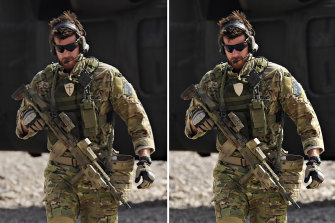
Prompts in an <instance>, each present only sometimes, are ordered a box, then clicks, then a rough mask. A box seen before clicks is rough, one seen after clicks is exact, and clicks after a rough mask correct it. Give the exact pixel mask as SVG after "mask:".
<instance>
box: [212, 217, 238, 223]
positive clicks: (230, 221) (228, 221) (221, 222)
mask: <svg viewBox="0 0 335 223" xmlns="http://www.w3.org/2000/svg"><path fill="white" fill-rule="evenodd" d="M216 222H217V223H244V221H243V220H242V219H240V218H237V217H224V218H220V219H216Z"/></svg>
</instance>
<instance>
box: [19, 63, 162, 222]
mask: <svg viewBox="0 0 335 223" xmlns="http://www.w3.org/2000/svg"><path fill="white" fill-rule="evenodd" d="M84 69H86V70H90V71H92V72H93V73H92V75H91V77H92V78H93V80H92V82H91V83H90V85H89V86H90V92H91V96H92V99H93V101H94V104H95V106H96V108H95V111H96V115H94V116H96V120H97V123H93V126H98V128H97V130H96V131H95V132H94V134H92V136H90V137H88V138H89V139H90V141H91V142H92V143H93V146H92V150H93V151H94V152H95V153H96V155H97V156H98V157H99V159H100V160H101V162H102V163H103V164H104V167H105V171H106V173H107V174H110V177H111V182H112V183H113V184H114V186H115V187H116V189H117V190H118V191H121V192H124V195H125V194H126V193H128V192H129V190H130V188H131V184H130V182H131V181H132V180H133V179H132V171H133V165H134V161H133V159H129V162H128V161H124V162H121V163H120V162H119V163H118V164H115V162H116V161H115V160H113V157H114V158H115V157H118V156H119V155H118V154H117V153H116V152H115V150H114V149H113V148H112V144H113V140H114V126H113V125H112V122H111V121H112V120H111V114H112V113H113V112H116V113H117V114H118V115H119V116H120V117H121V119H122V120H123V121H124V122H125V123H126V125H127V127H128V132H129V134H130V136H131V139H132V142H133V145H134V150H135V154H138V152H139V151H140V150H141V149H144V148H148V149H151V153H152V152H154V150H155V146H154V140H153V134H152V130H151V126H150V123H149V120H148V117H147V115H146V112H145V111H144V108H143V106H142V104H141V102H140V101H139V99H138V98H137V95H136V92H135V90H134V89H133V87H132V85H131V84H130V83H128V81H127V80H126V79H125V78H124V77H123V76H122V75H121V73H120V72H119V71H118V70H117V69H116V68H115V67H112V66H110V65H108V64H105V63H102V62H98V60H96V59H95V58H84V57H83V58H80V60H79V61H78V62H77V64H76V65H75V67H74V68H73V70H72V71H71V73H66V72H65V71H64V70H63V67H62V66H61V65H59V64H58V63H56V64H50V65H48V66H47V67H46V68H45V69H44V70H42V71H41V72H39V73H38V74H36V75H35V77H34V78H33V80H32V82H31V83H30V85H31V86H32V87H33V88H34V89H35V90H36V92H37V93H38V94H39V96H40V97H41V98H42V99H43V100H44V101H46V102H47V103H49V104H50V107H51V109H52V104H53V101H54V102H55V105H56V109H57V111H63V112H65V113H66V114H67V115H68V116H69V117H70V118H71V120H72V121H73V123H74V124H75V126H76V127H75V128H74V129H73V130H71V133H72V134H73V135H75V136H76V137H77V138H79V139H83V138H85V136H84V135H85V132H84V130H85V129H84V128H85V122H83V120H82V119H84V116H83V115H82V114H83V113H82V111H81V109H80V103H81V101H82V99H83V97H84V94H83V90H82V89H81V85H80V83H79V76H80V74H81V73H82V71H83V70H84ZM55 83H56V84H55ZM67 83H72V84H73V85H74V91H73V93H72V94H71V95H69V94H68V93H67V92H66V89H65V88H64V86H65V85H66V84H67ZM53 87H54V88H53ZM52 89H55V90H52ZM53 92H54V93H53ZM52 95H54V96H52ZM27 108H28V105H27V104H26V103H25V101H23V102H22V104H21V107H20V109H19V110H18V113H17V114H18V115H17V127H16V134H17V136H18V137H19V138H21V139H28V138H30V137H32V136H34V135H35V134H36V132H33V131H29V132H28V133H27V134H25V133H24V132H23V130H22V127H21V124H20V121H19V119H20V114H21V112H22V111H24V110H26V109H27ZM93 114H94V113H93ZM88 119H89V121H91V119H90V117H88ZM90 124H91V125H92V123H90ZM94 124H96V125H94ZM56 141H57V138H56V136H55V135H54V134H53V133H52V132H51V131H49V132H48V144H47V146H48V149H49V150H50V151H51V152H52V153H55V151H54V150H57V147H56V144H55V143H56ZM61 155H62V156H64V157H71V156H72V155H71V153H70V152H69V151H65V152H64V153H63V154H61ZM78 172H79V168H78V167H72V166H66V165H62V164H60V163H56V162H53V161H49V164H48V166H47V168H46V170H45V195H46V196H45V205H46V211H47V217H48V222H70V223H72V222H75V219H76V218H77V217H78V216H79V215H80V218H81V222H84V223H91V222H92V223H93V222H99V223H111V222H113V223H114V222H117V206H118V203H117V201H116V200H115V199H114V198H113V197H112V195H111V193H110V192H108V191H106V190H105V189H102V188H100V189H94V188H93V187H92V185H91V183H90V182H89V181H88V180H87V179H86V177H82V180H81V181H80V182H79V183H78V184H75V185H71V184H70V180H71V179H72V178H73V177H74V176H75V175H76V174H77V173H78ZM125 199H126V197H125Z"/></svg>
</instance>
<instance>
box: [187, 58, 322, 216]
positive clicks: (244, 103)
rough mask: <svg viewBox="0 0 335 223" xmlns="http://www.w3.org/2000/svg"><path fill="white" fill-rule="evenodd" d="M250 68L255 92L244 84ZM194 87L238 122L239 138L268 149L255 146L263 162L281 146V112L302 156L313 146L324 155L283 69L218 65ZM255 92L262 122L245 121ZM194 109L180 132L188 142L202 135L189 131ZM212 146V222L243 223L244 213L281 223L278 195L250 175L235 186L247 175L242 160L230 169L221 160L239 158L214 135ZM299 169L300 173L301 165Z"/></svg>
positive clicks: (316, 129) (311, 115)
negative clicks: (289, 122) (289, 123)
mask: <svg viewBox="0 0 335 223" xmlns="http://www.w3.org/2000/svg"><path fill="white" fill-rule="evenodd" d="M254 69H255V70H256V71H258V73H259V74H260V75H261V77H262V80H261V81H260V84H259V88H258V89H256V88H252V87H250V86H249V85H248V79H247V78H248V76H249V74H250V72H251V71H252V70H254ZM237 83H242V84H243V91H242V93H241V95H240V96H238V95H237V93H235V91H234V85H235V84H237ZM200 85H201V87H202V88H203V89H205V91H206V92H207V95H208V96H209V97H210V98H211V99H212V100H213V101H214V102H215V103H217V104H218V105H219V106H218V107H219V109H220V111H224V112H230V111H233V112H234V113H235V114H236V115H237V116H238V117H239V118H240V119H241V121H242V122H243V124H244V126H246V127H244V128H243V129H242V130H241V133H242V134H243V135H244V136H245V137H247V138H248V139H252V138H255V137H257V138H258V139H259V140H260V141H261V143H262V144H263V145H264V144H266V145H268V148H269V149H268V150H267V151H264V148H262V146H261V148H262V149H263V152H264V153H265V154H266V155H267V156H268V161H270V162H274V160H275V159H276V157H278V155H276V154H277V152H276V151H277V148H279V147H278V145H279V146H281V142H282V131H283V127H282V122H281V120H282V118H283V112H285V113H286V114H288V115H289V117H290V118H291V119H292V120H293V121H294V123H295V124H296V126H297V131H298V134H299V135H300V136H301V141H302V145H303V149H304V153H305V154H306V155H307V152H308V151H309V150H310V149H313V148H321V149H322V151H321V152H323V151H324V146H323V139H322V133H321V129H320V126H319V122H318V120H317V117H316V114H315V112H314V110H313V108H312V106H311V104H310V102H309V101H308V99H307V98H306V95H305V92H304V90H303V89H302V87H301V85H300V84H299V83H298V82H297V81H296V80H295V78H294V77H293V76H292V75H291V74H290V73H289V72H288V71H287V69H285V68H284V67H282V66H280V65H277V64H275V63H271V62H268V61H267V60H266V59H264V58H254V57H251V58H249V60H248V61H247V62H246V64H245V65H244V66H243V68H242V69H241V71H240V72H239V73H234V72H233V68H232V66H231V65H229V64H228V63H221V64H219V65H217V66H216V67H215V68H214V69H213V70H211V71H209V72H207V73H206V74H205V76H204V77H203V78H202V80H201V82H200ZM257 94H258V96H259V97H260V98H261V100H262V101H263V102H264V106H265V109H264V111H265V117H264V118H263V122H260V121H259V120H255V118H254V117H251V116H252V115H251V112H250V109H251V107H250V106H251V104H252V103H251V100H252V99H253V98H255V97H257ZM198 107H199V105H197V104H196V103H195V102H194V101H192V102H191V104H190V107H189V109H188V110H187V112H186V127H185V134H186V136H187V137H188V138H191V139H197V138H198V137H201V136H202V135H204V134H205V132H198V133H197V134H194V133H193V132H192V130H191V127H190V122H191V120H190V118H189V114H190V112H191V111H193V110H194V109H196V108H198ZM264 120H265V121H264ZM262 144H261V145H262ZM216 148H217V149H218V151H219V161H218V163H217V165H216V167H215V169H214V185H213V191H214V199H213V201H214V203H215V213H216V217H217V222H245V220H246V218H247V216H248V213H250V219H251V222H286V221H287V220H286V206H287V204H286V202H285V201H284V200H283V199H282V198H281V197H280V195H279V193H278V192H276V191H275V190H272V189H268V190H266V189H265V188H262V186H261V184H260V182H259V181H258V180H257V179H255V178H254V177H252V178H251V179H250V180H249V181H248V182H247V183H246V184H245V185H239V183H238V180H239V179H240V177H241V176H243V175H244V174H245V173H247V172H248V170H249V168H248V166H247V165H246V164H245V163H243V162H241V164H240V165H236V164H232V163H230V162H225V161H224V160H225V158H227V157H228V158H229V159H231V157H233V158H234V159H235V158H237V159H238V160H240V158H242V155H241V154H240V153H239V152H238V151H237V150H231V149H229V143H228V141H227V139H226V137H225V136H224V135H223V134H222V133H221V132H218V133H217V141H216ZM228 150H229V151H228ZM242 160H243V159H242ZM299 168H301V171H302V162H301V166H300V167H299ZM281 171H282V172H283V173H284V174H283V175H285V174H290V175H291V177H293V176H294V177H296V178H298V179H299V180H300V181H299V182H301V172H299V173H296V171H293V172H290V173H287V171H286V172H285V170H284V169H283V166H282V169H281ZM299 171H300V170H299ZM282 183H283V184H284V186H285V184H286V183H287V185H286V186H288V187H290V185H289V183H290V182H282ZM291 186H292V185H291ZM289 189H292V191H293V192H296V191H294V190H296V189H297V188H295V189H294V190H293V188H289ZM296 198H297V197H295V199H296Z"/></svg>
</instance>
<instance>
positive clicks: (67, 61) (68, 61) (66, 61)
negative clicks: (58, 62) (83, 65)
mask: <svg viewBox="0 0 335 223" xmlns="http://www.w3.org/2000/svg"><path fill="white" fill-rule="evenodd" d="M80 55H81V53H79V54H78V55H77V56H75V57H73V58H72V59H69V60H64V64H67V63H70V62H71V61H74V60H76V59H77V58H78V57H79V56H80Z"/></svg>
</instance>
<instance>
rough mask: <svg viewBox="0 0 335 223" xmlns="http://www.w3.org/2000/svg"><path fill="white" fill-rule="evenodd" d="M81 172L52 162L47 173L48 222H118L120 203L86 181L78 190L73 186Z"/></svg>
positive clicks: (45, 175)
mask: <svg viewBox="0 0 335 223" xmlns="http://www.w3.org/2000/svg"><path fill="white" fill-rule="evenodd" d="M78 172H79V170H78V168H74V167H72V166H66V165H59V164H56V163H54V162H53V161H49V163H48V166H47V168H46V169H45V171H44V177H45V185H44V192H45V199H44V201H45V208H46V212H47V220H48V222H49V223H50V222H55V223H56V222H66V223H67V222H68V223H75V222H76V219H77V217H78V216H79V215H80V219H81V222H83V223H116V222H118V216H117V207H118V202H117V201H116V200H115V199H114V198H113V196H112V195H111V193H110V192H108V191H106V189H103V188H100V189H92V188H91V183H90V182H89V181H88V180H87V179H85V178H83V179H82V180H80V181H79V182H78V184H77V186H76V187H73V186H72V185H71V183H70V181H71V179H72V178H73V177H74V176H75V175H76V174H77V173H78Z"/></svg>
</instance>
